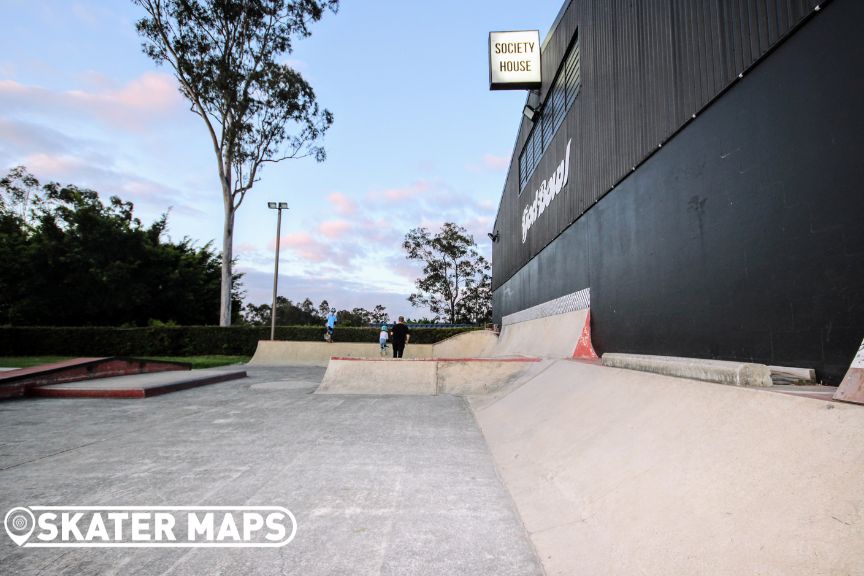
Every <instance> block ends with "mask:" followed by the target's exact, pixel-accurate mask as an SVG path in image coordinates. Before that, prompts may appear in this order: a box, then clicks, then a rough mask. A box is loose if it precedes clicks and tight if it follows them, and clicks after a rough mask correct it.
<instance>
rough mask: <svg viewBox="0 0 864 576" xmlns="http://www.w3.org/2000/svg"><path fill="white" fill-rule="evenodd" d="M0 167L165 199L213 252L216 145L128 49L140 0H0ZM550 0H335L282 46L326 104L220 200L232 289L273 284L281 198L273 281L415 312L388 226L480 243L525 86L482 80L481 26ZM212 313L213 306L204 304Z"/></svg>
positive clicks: (165, 207)
mask: <svg viewBox="0 0 864 576" xmlns="http://www.w3.org/2000/svg"><path fill="white" fill-rule="evenodd" d="M0 6H2V9H3V23H2V25H0V29H2V31H3V33H2V34H0V173H2V174H5V173H6V172H7V171H8V170H9V168H11V167H13V166H18V165H24V166H26V167H27V168H28V170H29V171H30V172H31V173H33V174H34V175H35V176H36V177H37V178H39V179H40V180H41V181H42V182H43V183H45V182H48V181H58V182H62V183H71V184H76V185H79V186H85V187H89V188H92V189H94V190H96V191H98V192H99V193H100V195H102V196H103V197H105V198H107V197H108V196H111V195H116V196H120V197H121V198H123V199H124V200H129V201H131V202H133V203H134V204H135V212H136V215H137V216H138V217H139V218H141V220H142V221H143V222H144V223H145V224H149V223H150V222H152V221H154V220H155V219H157V218H158V217H159V216H160V215H161V214H162V213H164V212H166V211H167V212H168V213H169V220H168V222H169V230H168V233H169V235H170V237H171V239H173V240H179V239H181V238H183V237H189V238H192V239H194V240H195V241H196V243H197V244H198V245H204V244H206V243H208V242H212V243H213V246H215V247H216V248H217V249H218V250H221V242H222V222H223V208H222V199H221V192H220V188H219V184H218V179H217V173H216V160H215V156H214V153H213V149H212V146H211V145H210V144H209V142H208V136H207V132H206V128H205V126H204V124H203V122H202V121H201V119H200V118H198V117H197V116H195V115H194V114H193V113H191V112H190V111H189V105H188V103H187V102H186V101H185V100H184V98H183V96H182V95H181V94H180V93H179V92H178V91H177V83H176V80H175V79H174V77H173V76H172V75H171V74H170V72H169V70H168V69H166V68H165V67H158V66H156V65H155V63H153V62H152V61H151V60H150V59H149V58H147V57H146V56H145V55H144V54H143V53H142V52H141V39H140V38H139V37H138V35H137V33H136V31H135V21H136V20H137V19H139V18H140V17H141V16H142V13H141V9H140V8H139V7H137V6H135V5H134V4H132V2H131V1H129V2H126V1H123V0H80V1H69V0H40V1H38V2H33V1H32V0H0ZM560 7H561V0H532V1H531V2H526V1H524V0H522V1H515V0H496V1H491V0H471V1H464V0H463V1H454V0H442V1H436V2H419V1H411V0H403V1H398V0H397V1H390V0H367V1H365V2H357V1H351V0H344V1H343V2H342V4H341V6H340V8H339V12H338V13H337V14H335V15H334V14H330V13H328V14H326V15H325V17H324V18H323V19H322V20H321V21H320V22H318V23H316V24H314V25H313V26H312V36H311V37H309V38H306V39H302V40H299V41H297V42H296V43H295V45H294V51H293V52H292V53H290V54H285V55H284V56H283V57H282V59H283V61H285V62H286V63H288V64H290V65H291V66H292V67H294V68H295V69H296V70H297V71H299V72H300V73H301V74H302V75H303V77H304V78H305V79H306V80H307V81H308V82H309V83H310V84H311V85H312V87H313V88H314V90H315V93H316V96H317V99H318V103H319V104H320V105H321V106H322V107H324V108H327V109H328V110H330V111H331V112H332V113H333V114H334V117H335V121H334V124H333V126H332V127H331V129H330V130H329V131H328V132H327V134H326V136H325V137H324V139H323V140H322V142H321V143H322V144H323V146H324V147H325V149H326V151H327V160H326V161H325V162H322V163H316V162H315V161H314V160H312V159H310V158H306V159H299V160H298V159H295V160H286V161H284V162H281V163H278V164H271V165H267V167H266V168H265V170H264V171H263V173H262V179H261V181H260V182H259V183H258V184H256V186H255V188H254V189H253V190H252V191H251V192H249V194H248V195H247V197H246V199H245V201H244V203H243V205H242V206H241V207H240V209H239V211H238V213H237V219H236V226H235V238H234V253H235V256H236V258H237V267H236V270H237V271H239V272H243V273H244V275H245V276H244V278H243V281H242V282H243V288H244V290H245V292H246V296H245V300H246V302H249V303H253V304H262V303H269V302H270V301H271V299H272V287H273V263H274V256H275V247H276V213H275V211H273V210H269V209H268V208H267V202H268V201H284V202H287V203H288V205H289V206H290V209H289V210H288V211H287V212H283V218H282V236H281V242H280V264H279V295H280V296H285V297H287V298H290V299H291V300H295V301H296V300H302V299H303V298H306V297H309V298H311V299H312V300H313V301H314V302H315V303H316V305H317V303H318V302H320V301H321V300H323V299H326V300H328V302H330V304H331V305H333V306H336V307H338V308H339V309H349V310H350V309H352V308H354V307H363V308H367V309H371V308H373V307H374V306H375V305H376V304H383V305H384V306H386V307H387V310H388V312H390V315H391V316H396V315H400V314H401V315H405V316H408V317H418V316H421V315H424V312H425V311H422V310H417V309H414V308H412V307H411V305H410V304H409V303H408V302H407V300H406V298H407V296H408V295H409V294H410V293H411V292H412V291H413V290H414V280H415V279H416V278H417V277H418V275H419V273H420V266H419V265H418V264H415V263H412V262H409V261H408V260H407V259H406V258H405V254H404V251H403V250H402V248H401V243H402V240H403V239H404V237H405V234H406V233H407V232H408V231H409V230H410V229H412V228H415V227H418V226H424V227H426V228H428V229H430V230H432V231H436V230H438V229H440V226H441V224H442V223H444V222H446V221H451V222H455V223H457V224H459V225H461V226H464V227H465V228H467V229H468V230H469V232H471V233H472V234H473V235H474V238H475V240H476V241H477V244H478V248H479V250H480V252H481V254H483V255H484V256H486V257H491V246H490V242H489V239H488V237H487V236H486V233H487V232H491V231H492V230H491V228H492V226H493V223H494V219H495V214H496V211H497V207H498V201H499V198H500V194H501V190H502V189H503V186H504V178H505V176H506V170H507V167H508V165H509V161H510V156H511V154H512V150H513V144H514V141H515V137H516V130H517V129H518V125H519V120H520V117H521V110H522V106H523V104H524V102H525V92H524V91H495V92H490V91H489V89H488V88H489V87H488V48H487V42H488V33H489V32H490V31H493V30H517V29H519V30H530V29H538V30H540V36H541V38H545V36H546V33H547V31H548V30H549V27H550V26H551V25H552V23H553V22H554V20H555V17H556V15H557V14H558V11H559V9H560ZM214 313H215V312H214Z"/></svg>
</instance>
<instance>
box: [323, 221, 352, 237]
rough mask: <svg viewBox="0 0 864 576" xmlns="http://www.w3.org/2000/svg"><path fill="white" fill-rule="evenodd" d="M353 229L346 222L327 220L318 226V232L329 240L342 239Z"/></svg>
mask: <svg viewBox="0 0 864 576" xmlns="http://www.w3.org/2000/svg"><path fill="white" fill-rule="evenodd" d="M350 229H351V224H350V223H348V222H346V221H345V220H327V221H325V222H322V223H321V224H320V225H319V226H318V231H319V232H321V234H323V235H324V236H326V237H328V238H340V237H342V236H344V235H345V233H346V232H348V231H349V230H350Z"/></svg>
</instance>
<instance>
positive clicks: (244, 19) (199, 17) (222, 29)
mask: <svg viewBox="0 0 864 576" xmlns="http://www.w3.org/2000/svg"><path fill="white" fill-rule="evenodd" d="M133 1H134V2H135V3H136V4H137V5H139V6H141V7H142V8H143V9H144V11H145V12H146V14H147V16H146V17H144V18H142V19H141V20H139V21H138V23H137V25H136V27H137V30H138V33H139V34H140V35H141V36H142V37H143V38H144V45H143V50H144V52H145V53H146V54H147V55H148V56H149V57H150V58H152V59H153V60H154V61H155V62H156V63H157V64H165V63H167V64H168V65H169V66H170V67H171V69H172V71H173V73H174V76H175V77H176V78H177V80H178V82H179V83H180V92H181V93H182V94H183V95H184V96H185V97H186V98H187V99H188V100H189V102H190V103H191V110H192V112H194V113H195V114H197V115H198V116H199V117H200V118H201V120H202V121H203V122H204V124H205V126H206V128H207V132H208V134H209V136H210V140H211V143H212V146H213V151H214V153H215V155H216V166H217V172H218V176H219V183H220V185H221V188H222V203H223V208H224V221H223V233H222V280H221V282H222V283H221V300H220V306H219V310H220V313H219V323H220V325H222V326H228V325H230V324H231V279H232V272H231V265H232V258H233V253H234V252H233V240H234V216H235V213H236V211H237V210H238V209H239V208H240V205H241V204H242V203H243V200H244V198H245V197H246V194H247V192H249V190H251V189H252V187H253V186H254V185H255V183H256V182H257V181H258V180H259V179H260V174H261V171H262V168H263V166H264V165H265V164H266V163H270V162H280V161H282V160H286V159H288V158H302V157H305V156H313V157H314V158H315V159H316V160H317V161H319V162H321V161H323V160H324V158H325V153H324V148H323V147H321V146H318V145H316V144H315V143H316V141H318V139H319V138H320V137H321V136H322V135H323V134H324V132H325V131H326V130H327V129H328V128H329V127H330V125H331V124H332V123H333V115H332V114H331V113H330V112H329V111H328V110H326V109H325V110H321V109H319V107H318V103H317V101H316V99H315V93H314V91H313V90H312V87H311V86H310V85H309V84H308V83H307V82H306V81H305V80H304V79H303V77H302V76H301V75H300V74H299V73H298V72H297V71H295V70H294V69H292V68H291V67H290V66H289V65H288V64H285V63H284V62H281V61H280V58H281V57H282V56H283V55H285V54H290V53H291V52H292V50H293V46H292V42H293V40H294V38H296V37H299V38H305V37H308V36H309V35H310V34H311V32H310V30H309V25H310V24H311V23H312V22H316V21H318V20H320V19H321V17H322V16H323V14H324V11H325V10H327V9H329V10H331V11H333V12H334V13H335V12H336V11H337V9H338V6H339V2H338V0H133ZM289 125H290V126H292V127H293V128H294V129H296V131H292V130H289V127H288V126H289Z"/></svg>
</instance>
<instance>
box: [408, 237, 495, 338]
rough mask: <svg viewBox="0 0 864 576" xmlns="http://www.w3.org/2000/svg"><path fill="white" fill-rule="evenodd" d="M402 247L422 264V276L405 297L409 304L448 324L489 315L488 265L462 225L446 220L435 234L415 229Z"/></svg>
mask: <svg viewBox="0 0 864 576" xmlns="http://www.w3.org/2000/svg"><path fill="white" fill-rule="evenodd" d="M402 247H403V248H404V249H405V252H406V253H407V258H408V259H409V260H415V261H418V262H421V263H423V276H422V277H421V278H418V279H417V280H416V282H415V285H416V286H417V289H418V292H416V293H414V294H411V296H410V297H409V298H408V301H409V302H411V305H412V306H415V307H421V306H422V307H427V308H429V310H430V311H431V312H432V313H433V314H435V315H436V318H445V319H447V320H448V321H449V322H451V323H456V322H471V323H479V322H485V321H487V320H488V319H489V318H491V316H492V298H491V294H492V290H491V282H492V277H491V276H490V270H491V267H490V266H489V262H488V261H487V260H486V259H485V258H484V257H483V256H481V255H480V253H479V252H477V245H476V244H475V243H474V238H473V237H472V236H471V235H470V234H468V231H467V230H465V228H463V227H461V226H458V225H456V224H454V223H452V222H446V223H444V225H443V226H442V227H441V231H440V232H439V233H437V234H435V235H434V236H433V235H432V234H431V233H430V232H429V231H428V230H427V229H426V228H422V227H421V228H414V229H413V230H411V231H410V232H408V234H406V235H405V241H404V242H403V243H402Z"/></svg>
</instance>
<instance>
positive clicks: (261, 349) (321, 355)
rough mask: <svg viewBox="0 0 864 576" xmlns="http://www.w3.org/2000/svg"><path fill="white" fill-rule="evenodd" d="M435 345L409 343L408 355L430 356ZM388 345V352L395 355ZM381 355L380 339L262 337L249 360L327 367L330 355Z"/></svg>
mask: <svg viewBox="0 0 864 576" xmlns="http://www.w3.org/2000/svg"><path fill="white" fill-rule="evenodd" d="M432 348H433V345H432V344H408V346H406V347H405V358H431V357H432ZM392 350H393V349H392V348H389V347H388V348H387V354H392V353H393V352H392ZM332 356H337V357H340V358H380V347H379V345H378V343H377V342H374V343H366V342H334V343H332V344H328V343H327V342H289V341H283V340H275V341H274V340H260V341H259V342H258V348H257V349H256V350H255V355H254V356H252V359H251V360H249V364H252V365H256V364H258V365H267V366H278V365H297V364H308V365H312V366H327V363H328V362H329V360H330V358H331V357H332Z"/></svg>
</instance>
